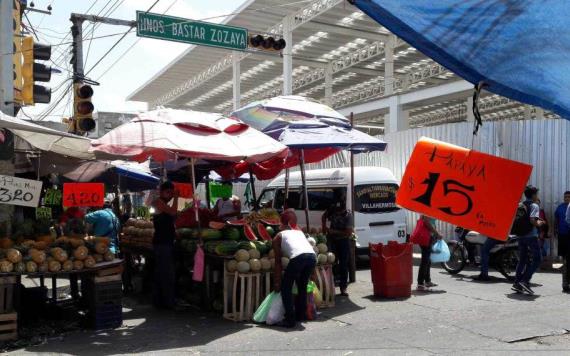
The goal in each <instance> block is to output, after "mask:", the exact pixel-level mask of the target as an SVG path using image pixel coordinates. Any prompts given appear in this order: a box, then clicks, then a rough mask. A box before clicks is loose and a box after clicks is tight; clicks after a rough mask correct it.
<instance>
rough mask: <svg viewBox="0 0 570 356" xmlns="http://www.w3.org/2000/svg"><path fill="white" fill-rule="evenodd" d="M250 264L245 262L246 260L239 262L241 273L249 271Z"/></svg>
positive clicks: (238, 267)
mask: <svg viewBox="0 0 570 356" xmlns="http://www.w3.org/2000/svg"><path fill="white" fill-rule="evenodd" d="M249 269H250V266H249V263H247V262H245V261H240V262H238V264H237V270H238V272H240V273H247V272H249Z"/></svg>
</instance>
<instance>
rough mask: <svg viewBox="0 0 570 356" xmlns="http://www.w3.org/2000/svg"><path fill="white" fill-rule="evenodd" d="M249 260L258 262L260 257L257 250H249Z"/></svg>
mask: <svg viewBox="0 0 570 356" xmlns="http://www.w3.org/2000/svg"><path fill="white" fill-rule="evenodd" d="M248 252H249V258H250V259H256V260H258V259H259V258H260V257H261V253H259V251H258V250H253V249H251V250H249V251H248Z"/></svg>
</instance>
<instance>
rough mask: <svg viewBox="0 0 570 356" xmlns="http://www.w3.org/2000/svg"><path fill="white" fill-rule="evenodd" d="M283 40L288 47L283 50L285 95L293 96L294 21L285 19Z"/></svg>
mask: <svg viewBox="0 0 570 356" xmlns="http://www.w3.org/2000/svg"><path fill="white" fill-rule="evenodd" d="M283 39H284V40H285V42H286V44H287V45H286V46H285V48H284V49H283V95H292V94H293V30H292V19H291V17H290V16H286V17H285V18H284V19H283Z"/></svg>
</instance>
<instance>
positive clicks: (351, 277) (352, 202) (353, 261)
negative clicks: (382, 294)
mask: <svg viewBox="0 0 570 356" xmlns="http://www.w3.org/2000/svg"><path fill="white" fill-rule="evenodd" d="M350 126H352V128H353V130H354V113H352V112H351V113H350ZM355 207H356V201H355V199H354V151H352V150H350V210H351V212H350V213H351V214H352V231H354V228H355V224H354V209H355ZM349 267H350V268H349V276H348V279H349V282H350V283H354V282H356V242H355V241H354V240H351V241H350V266H349Z"/></svg>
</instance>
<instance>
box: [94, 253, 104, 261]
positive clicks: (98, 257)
mask: <svg viewBox="0 0 570 356" xmlns="http://www.w3.org/2000/svg"><path fill="white" fill-rule="evenodd" d="M93 257H95V262H96V263H101V262H103V255H100V254H98V253H96V254H94V255H93Z"/></svg>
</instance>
